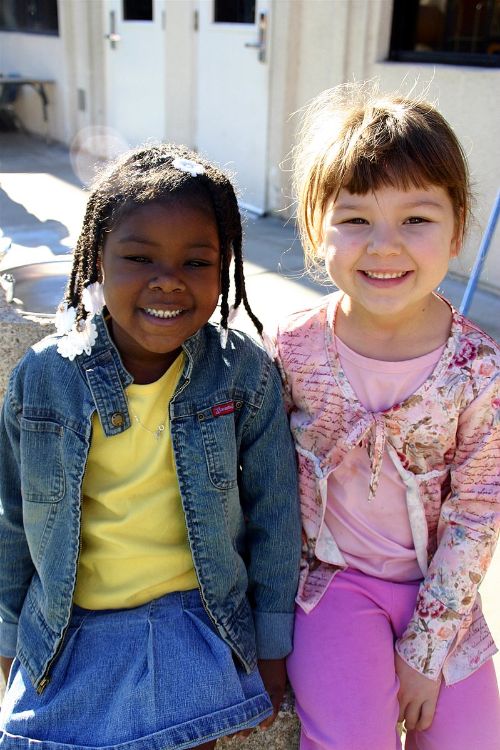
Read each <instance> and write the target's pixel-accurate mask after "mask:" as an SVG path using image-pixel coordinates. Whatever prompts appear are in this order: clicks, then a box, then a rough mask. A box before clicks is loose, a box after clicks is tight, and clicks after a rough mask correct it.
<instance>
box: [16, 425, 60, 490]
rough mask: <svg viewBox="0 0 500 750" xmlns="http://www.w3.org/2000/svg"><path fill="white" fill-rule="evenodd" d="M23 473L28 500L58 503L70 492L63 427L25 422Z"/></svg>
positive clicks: (22, 483)
mask: <svg viewBox="0 0 500 750" xmlns="http://www.w3.org/2000/svg"><path fill="white" fill-rule="evenodd" d="M21 463H22V464H23V463H24V465H25V466H29V469H30V470H29V471H23V472H22V473H21V491H22V495H23V499H24V500H28V501H29V502H32V503H58V502H59V501H60V500H61V499H62V498H63V497H64V493H65V489H66V482H65V476H64V465H63V428H62V427H61V425H59V424H56V423H55V422H48V421H45V420H32V419H26V418H22V419H21Z"/></svg>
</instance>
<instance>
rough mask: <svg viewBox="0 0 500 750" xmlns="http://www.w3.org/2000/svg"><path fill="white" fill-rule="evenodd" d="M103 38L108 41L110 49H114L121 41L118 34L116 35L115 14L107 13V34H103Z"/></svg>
mask: <svg viewBox="0 0 500 750" xmlns="http://www.w3.org/2000/svg"><path fill="white" fill-rule="evenodd" d="M104 38H105V39H108V40H109V46H110V47H111V49H116V45H117V43H118V42H119V41H120V40H121V36H120V34H117V33H116V12H115V11H114V10H110V12H109V34H104Z"/></svg>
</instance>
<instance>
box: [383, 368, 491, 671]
mask: <svg viewBox="0 0 500 750" xmlns="http://www.w3.org/2000/svg"><path fill="white" fill-rule="evenodd" d="M473 395H475V398H474V399H473V400H472V401H471V403H470V404H469V405H468V406H467V408H465V409H464V411H463V412H462V413H461V414H460V416H459V419H458V428H457V442H456V452H455V456H454V459H453V461H452V464H451V470H450V494H449V496H448V498H447V499H446V500H445V501H444V503H443V504H442V506H441V514H440V520H439V525H438V538H437V541H438V546H437V549H436V552H435V554H434V556H433V558H432V560H431V562H430V565H429V569H428V573H427V575H426V577H425V579H424V581H423V582H422V585H421V588H420V592H419V596H418V600H417V605H416V608H415V612H414V615H413V617H412V619H411V621H410V623H409V625H408V627H407V629H406V631H405V633H404V634H403V636H402V637H401V638H400V640H399V641H398V643H397V646H396V648H397V651H398V653H399V654H400V656H401V657H402V658H403V659H404V660H405V661H406V662H407V663H408V664H410V666H412V667H414V668H415V669H417V670H418V671H419V672H421V673H423V674H425V675H426V676H428V677H430V678H433V679H436V678H437V677H438V676H439V674H440V672H441V670H442V668H443V665H444V663H445V661H446V659H447V656H448V654H449V653H450V652H451V651H452V650H454V648H456V647H457V646H459V643H460V640H461V638H462V637H463V635H464V634H465V633H466V632H467V631H469V632H468V641H469V648H470V645H472V643H471V641H474V642H475V643H476V646H477V655H478V656H477V658H478V661H477V665H479V663H480V661H479V653H480V652H481V650H482V648H481V646H483V647H485V646H486V645H487V644H485V643H483V642H484V641H485V639H486V640H487V639H488V637H489V632H488V631H487V630H486V629H485V632H483V628H482V623H484V620H482V618H479V617H477V618H476V616H475V615H476V614H477V613H478V611H479V607H478V606H477V602H476V597H477V590H478V586H479V584H480V582H481V581H482V579H483V577H484V575H485V573H486V570H487V568H488V565H489V563H490V561H491V558H492V556H493V552H494V549H495V545H496V542H497V539H498V533H499V526H500V375H497V376H496V377H495V378H494V379H493V380H492V381H490V384H489V386H488V387H487V388H485V389H484V390H483V391H482V392H481V393H479V394H473ZM474 631H475V632H474ZM472 658H474V657H472ZM470 666H471V667H474V665H473V664H470Z"/></svg>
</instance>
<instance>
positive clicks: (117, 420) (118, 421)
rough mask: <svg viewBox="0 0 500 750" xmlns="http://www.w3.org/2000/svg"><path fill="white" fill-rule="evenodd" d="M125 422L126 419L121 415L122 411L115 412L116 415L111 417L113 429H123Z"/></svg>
mask: <svg viewBox="0 0 500 750" xmlns="http://www.w3.org/2000/svg"><path fill="white" fill-rule="evenodd" d="M124 422H125V417H124V416H123V414H122V413H121V411H115V413H114V414H112V415H111V424H112V425H113V427H121V426H122V425H123V424H124Z"/></svg>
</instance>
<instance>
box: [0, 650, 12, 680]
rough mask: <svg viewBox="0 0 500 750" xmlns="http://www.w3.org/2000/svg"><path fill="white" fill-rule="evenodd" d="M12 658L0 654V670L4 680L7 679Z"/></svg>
mask: <svg viewBox="0 0 500 750" xmlns="http://www.w3.org/2000/svg"><path fill="white" fill-rule="evenodd" d="M13 661H14V659H9V657H8V656H0V669H1V670H2V673H3V676H4V678H5V682H7V680H8V679H9V672H10V668H11V666H12V662H13Z"/></svg>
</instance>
